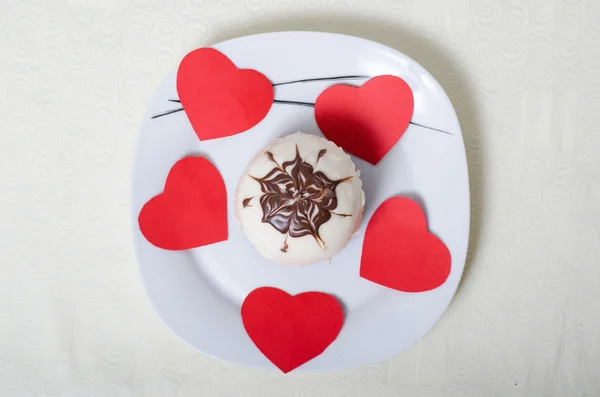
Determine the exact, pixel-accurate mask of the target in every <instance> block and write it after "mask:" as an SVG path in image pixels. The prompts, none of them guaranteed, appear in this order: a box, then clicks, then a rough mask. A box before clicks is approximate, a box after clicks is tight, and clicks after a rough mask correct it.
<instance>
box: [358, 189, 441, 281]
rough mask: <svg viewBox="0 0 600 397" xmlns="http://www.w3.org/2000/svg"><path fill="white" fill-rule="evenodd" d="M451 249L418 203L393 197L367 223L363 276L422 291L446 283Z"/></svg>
mask: <svg viewBox="0 0 600 397" xmlns="http://www.w3.org/2000/svg"><path fill="white" fill-rule="evenodd" d="M450 264H451V258H450V251H448V248H447V247H446V246H445V245H444V243H443V242H442V241H441V240H440V239H439V238H437V237H436V236H434V235H433V234H431V233H429V231H428V230H427V221H426V220H425V215H424V214H423V211H422V210H421V208H420V207H419V205H418V204H417V203H415V202H414V201H412V200H410V199H407V198H405V197H392V198H390V199H388V200H386V201H385V202H384V203H383V204H381V205H380V206H379V208H377V210H376V211H375V214H373V217H372V218H371V220H370V221H369V224H368V225H367V231H366V233H365V241H364V243H363V249H362V257H361V260H360V276H361V277H363V278H365V279H367V280H369V281H373V282H374V283H377V284H380V285H383V286H384V287H388V288H392V289H395V290H399V291H404V292H423V291H429V290H431V289H434V288H437V287H439V286H440V285H442V284H444V282H445V281H446V279H447V278H448V275H449V274H450Z"/></svg>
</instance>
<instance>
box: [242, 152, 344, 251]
mask: <svg viewBox="0 0 600 397" xmlns="http://www.w3.org/2000/svg"><path fill="white" fill-rule="evenodd" d="M265 154H266V156H267V157H268V158H269V160H271V161H272V162H273V163H275V167H274V168H273V169H272V170H271V171H269V173H267V175H265V176H264V177H262V178H256V177H253V176H252V178H253V179H254V180H256V181H257V182H258V183H259V184H260V189H261V191H262V193H263V195H262V196H261V197H260V199H259V202H260V206H261V208H262V211H263V216H262V222H266V223H269V224H270V225H271V226H273V227H274V228H275V229H277V231H279V232H280V233H281V234H286V235H288V234H289V236H291V237H302V236H307V235H311V236H313V237H314V238H315V240H316V241H317V243H318V244H319V246H320V247H321V249H325V242H324V241H323V240H322V239H321V237H320V236H319V228H320V227H321V225H323V224H324V223H325V222H327V221H329V220H330V219H331V216H332V214H335V215H340V216H350V215H348V214H336V213H335V212H333V210H334V209H335V208H336V207H337V196H336V193H335V190H336V188H337V186H338V185H339V184H340V183H342V182H344V181H347V180H350V179H352V178H353V176H350V177H348V178H344V179H340V180H337V181H334V180H331V179H329V178H328V177H327V176H326V175H325V174H324V173H323V172H321V171H317V172H314V170H313V167H312V166H311V165H310V164H308V163H307V162H305V161H304V160H302V158H301V157H300V153H299V151H298V146H297V145H296V157H295V158H294V159H293V160H290V161H286V162H284V163H283V164H281V165H279V164H278V163H277V162H276V161H275V158H274V157H273V153H271V152H266V153H265ZM323 155H325V150H321V151H320V152H319V155H318V159H320V158H321V157H323ZM317 161H318V160H317ZM282 251H283V252H286V251H287V236H286V241H285V242H284V248H282Z"/></svg>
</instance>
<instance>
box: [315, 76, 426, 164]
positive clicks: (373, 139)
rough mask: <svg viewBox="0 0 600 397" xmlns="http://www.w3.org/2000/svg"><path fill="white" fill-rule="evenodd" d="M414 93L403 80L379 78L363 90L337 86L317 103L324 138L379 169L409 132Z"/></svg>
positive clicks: (318, 121)
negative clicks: (378, 166)
mask: <svg viewBox="0 0 600 397" xmlns="http://www.w3.org/2000/svg"><path fill="white" fill-rule="evenodd" d="M413 109H414V98H413V93H412V90H411V89H410V87H409V86H408V84H406V82H405V81H404V80H402V79H401V78H400V77H396V76H390V75H383V76H377V77H374V78H372V79H370V80H369V81H367V82H366V83H364V84H363V85H362V86H360V87H353V86H350V85H345V84H341V85H334V86H331V87H329V88H327V89H326V90H325V91H323V92H322V93H321V94H320V95H319V96H318V97H317V100H316V102H315V118H316V120H317V125H318V126H319V129H320V130H321V132H323V135H325V136H326V137H327V138H328V139H329V140H331V141H333V142H335V143H336V144H337V145H338V146H341V148H342V149H344V150H345V151H347V152H349V153H351V154H353V155H355V156H357V157H359V158H361V159H363V160H365V161H368V162H369V163H371V164H373V165H376V164H377V163H378V162H379V161H380V160H381V159H382V158H383V157H384V156H385V155H386V154H387V152H389V151H390V150H391V149H392V148H393V147H394V145H395V144H396V142H398V140H399V139H400V137H401V136H402V135H403V134H404V131H406V128H407V127H408V124H409V123H410V119H411V118H412V114H413Z"/></svg>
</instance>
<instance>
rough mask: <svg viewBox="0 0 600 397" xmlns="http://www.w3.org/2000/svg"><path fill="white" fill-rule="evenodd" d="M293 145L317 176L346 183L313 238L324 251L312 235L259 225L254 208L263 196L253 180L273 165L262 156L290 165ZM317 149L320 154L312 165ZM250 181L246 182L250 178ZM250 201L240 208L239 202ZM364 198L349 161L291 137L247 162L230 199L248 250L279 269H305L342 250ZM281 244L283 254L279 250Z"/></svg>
mask: <svg viewBox="0 0 600 397" xmlns="http://www.w3.org/2000/svg"><path fill="white" fill-rule="evenodd" d="M296 145H297V147H298V151H299V154H300V157H301V158H302V160H303V161H304V162H306V163H308V164H310V165H311V166H312V167H313V170H314V172H317V171H321V172H323V173H324V174H325V175H326V176H327V177H328V178H329V179H331V180H340V179H344V178H348V177H352V178H350V179H348V180H347V181H344V182H341V183H340V184H339V185H338V186H337V188H336V191H335V192H336V196H337V207H336V208H335V209H334V210H333V212H334V213H337V214H349V215H350V216H346V217H344V216H339V215H336V214H332V216H331V219H329V220H328V221H327V222H325V223H323V224H322V225H321V226H320V228H319V230H318V232H319V235H320V237H321V240H322V241H323V242H324V244H325V247H324V248H322V247H321V246H319V244H318V243H317V241H316V239H315V238H314V237H313V236H312V235H307V236H302V237H296V238H294V237H291V236H289V235H285V234H282V233H281V232H279V231H278V230H277V229H275V227H273V226H272V225H271V224H269V223H267V222H262V216H263V211H262V207H261V205H260V203H259V200H260V196H262V195H263V193H262V191H261V188H260V184H259V183H258V182H257V181H256V180H254V179H253V178H252V177H255V178H262V177H264V176H265V175H267V174H268V173H269V172H270V171H271V170H272V169H273V168H274V167H275V166H276V165H275V163H273V161H271V160H270V159H269V156H267V154H266V152H270V153H272V154H273V157H274V159H275V161H276V162H277V163H278V164H282V163H284V162H286V161H291V160H294V158H295V156H296ZM322 149H326V152H325V154H324V155H323V156H322V157H321V158H320V159H319V161H318V162H317V157H318V154H319V152H320V151H321V150H322ZM251 176H252V177H251ZM250 197H252V200H250V202H249V203H248V205H247V206H246V207H244V205H243V201H244V199H248V198H250ZM364 203H365V194H364V192H363V190H362V182H361V181H360V178H359V172H358V171H357V170H356V167H355V165H354V163H353V162H352V159H351V158H350V156H349V155H347V154H346V153H344V151H343V150H342V149H341V148H340V147H339V146H337V145H336V144H334V143H333V142H331V141H329V140H327V139H324V138H321V137H318V136H314V135H308V134H303V133H300V132H297V133H295V134H292V135H289V136H286V137H284V138H280V139H276V140H274V141H272V142H271V143H270V144H269V145H268V146H267V147H266V148H264V149H263V150H261V151H260V152H259V153H257V154H256V156H255V157H254V158H253V159H252V160H251V161H250V163H249V164H248V167H247V168H246V170H245V173H244V174H243V175H242V177H241V178H240V182H239V184H238V187H237V190H236V194H235V204H234V205H235V215H236V218H237V220H238V221H239V223H240V225H241V227H242V230H243V231H244V233H245V235H246V236H247V237H248V239H249V240H250V242H251V243H252V245H254V247H255V248H256V249H257V250H258V251H259V252H260V253H261V254H262V255H263V256H265V257H266V258H268V259H271V260H273V261H275V262H279V263H283V264H294V265H307V264H311V263H315V262H321V261H324V260H328V259H331V258H332V257H333V256H334V255H336V254H338V253H339V252H340V251H342V250H343V249H344V247H345V246H346V244H347V243H348V241H349V240H350V238H351V237H352V235H353V234H354V233H355V232H356V230H357V229H358V226H359V224H360V221H361V218H362V212H363V207H364ZM286 242H287V252H283V251H282V248H283V247H284V244H285V243H286Z"/></svg>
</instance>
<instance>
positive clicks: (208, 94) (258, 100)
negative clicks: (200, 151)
mask: <svg viewBox="0 0 600 397" xmlns="http://www.w3.org/2000/svg"><path fill="white" fill-rule="evenodd" d="M177 93H178V95H179V100H180V101H181V105H182V106H183V109H184V110H185V113H186V114H187V116H188V119H189V120H190V123H191V124H192V128H193V129H194V131H195V132H196V134H197V135H198V138H200V140H208V139H216V138H222V137H226V136H231V135H235V134H239V133H241V132H244V131H246V130H248V129H250V128H252V127H254V126H255V125H256V124H258V123H259V122H260V121H261V120H262V119H263V118H265V116H266V115H267V113H269V110H270V109H271V105H272V104H273V97H274V94H273V85H272V84H271V82H270V81H269V79H267V78H266V77H265V76H264V75H263V74H262V73H260V72H258V71H256V70H254V69H238V68H237V67H236V66H235V65H234V64H233V62H231V60H230V59H229V58H227V57H226V56H225V55H224V54H222V53H221V52H219V51H217V50H215V49H214V48H199V49H197V50H194V51H192V52H190V53H189V54H187V55H186V56H185V57H184V58H183V59H182V61H181V63H180V64H179V69H178V70H177Z"/></svg>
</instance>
